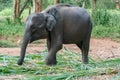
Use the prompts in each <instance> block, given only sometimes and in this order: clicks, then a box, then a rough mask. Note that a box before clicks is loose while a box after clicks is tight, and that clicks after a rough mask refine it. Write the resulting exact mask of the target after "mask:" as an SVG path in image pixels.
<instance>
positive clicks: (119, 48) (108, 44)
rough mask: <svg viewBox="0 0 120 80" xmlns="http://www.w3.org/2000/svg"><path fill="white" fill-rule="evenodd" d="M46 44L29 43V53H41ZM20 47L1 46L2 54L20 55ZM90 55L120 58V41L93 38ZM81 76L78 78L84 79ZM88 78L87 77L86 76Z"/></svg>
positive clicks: (2, 79) (4, 79) (8, 79)
mask: <svg viewBox="0 0 120 80" xmlns="http://www.w3.org/2000/svg"><path fill="white" fill-rule="evenodd" d="M45 47H46V44H45V43H43V44H29V47H28V48H27V53H39V52H40V51H42V50H44V49H45ZM64 47H66V48H69V49H71V50H72V51H75V52H80V50H79V48H78V47H77V46H76V45H74V44H69V45H64ZM19 53H20V48H18V47H17V48H0V54H6V55H12V56H19ZM89 55H90V57H91V58H94V59H95V58H96V59H99V60H106V59H112V58H120V43H118V42H116V41H113V40H111V39H93V38H92V39H91V42H90V51H89ZM113 76H114V75H103V76H93V77H90V78H89V80H108V79H109V78H112V77H113ZM22 77H23V75H11V76H0V80H18V79H21V78H22ZM84 79H85V78H79V79H78V80H84ZM86 79H87V78H86Z"/></svg>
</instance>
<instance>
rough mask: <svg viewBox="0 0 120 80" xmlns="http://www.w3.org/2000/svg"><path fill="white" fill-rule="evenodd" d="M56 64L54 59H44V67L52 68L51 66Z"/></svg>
mask: <svg viewBox="0 0 120 80" xmlns="http://www.w3.org/2000/svg"><path fill="white" fill-rule="evenodd" d="M56 64H57V61H56V59H52V58H47V59H46V65H49V66H53V65H56Z"/></svg>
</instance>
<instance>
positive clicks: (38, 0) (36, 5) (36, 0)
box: [33, 0, 42, 13]
mask: <svg viewBox="0 0 120 80" xmlns="http://www.w3.org/2000/svg"><path fill="white" fill-rule="evenodd" d="M33 11H34V12H37V13H38V12H40V11H42V0H33Z"/></svg>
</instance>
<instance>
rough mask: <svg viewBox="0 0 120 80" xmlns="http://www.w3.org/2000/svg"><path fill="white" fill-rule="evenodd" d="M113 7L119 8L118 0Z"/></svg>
mask: <svg viewBox="0 0 120 80" xmlns="http://www.w3.org/2000/svg"><path fill="white" fill-rule="evenodd" d="M115 7H116V9H120V3H119V1H118V0H116V1H115Z"/></svg>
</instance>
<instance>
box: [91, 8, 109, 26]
mask: <svg viewBox="0 0 120 80" xmlns="http://www.w3.org/2000/svg"><path fill="white" fill-rule="evenodd" d="M110 18H111V15H110V13H109V12H108V11H107V10H106V9H93V11H92V19H93V22H94V25H109V22H110Z"/></svg>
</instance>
